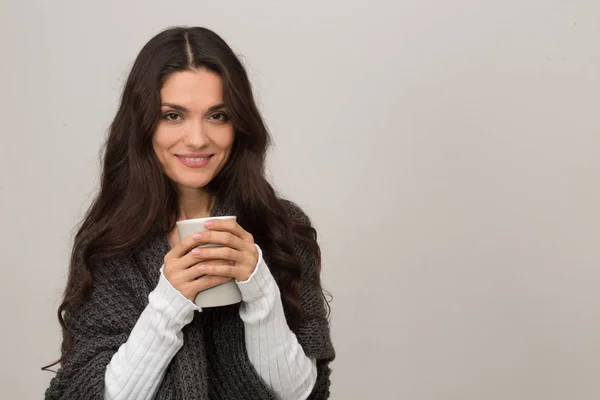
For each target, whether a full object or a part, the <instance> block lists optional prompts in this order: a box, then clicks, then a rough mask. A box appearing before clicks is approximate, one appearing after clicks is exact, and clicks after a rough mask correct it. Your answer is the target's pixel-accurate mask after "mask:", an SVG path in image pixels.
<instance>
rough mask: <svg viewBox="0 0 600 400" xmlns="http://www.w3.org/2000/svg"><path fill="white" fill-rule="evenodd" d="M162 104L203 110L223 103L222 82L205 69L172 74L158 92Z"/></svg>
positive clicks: (217, 76)
mask: <svg viewBox="0 0 600 400" xmlns="http://www.w3.org/2000/svg"><path fill="white" fill-rule="evenodd" d="M160 99H161V102H163V103H174V104H177V105H181V106H184V107H186V108H189V109H191V110H194V109H197V110H203V109H206V108H209V107H211V106H214V105H215V104H220V103H222V102H223V81H222V79H221V77H220V76H219V75H218V74H216V73H214V72H212V71H209V70H207V69H204V68H200V69H196V70H191V71H180V72H174V73H172V74H171V75H169V77H168V78H167V79H166V80H165V83H164V84H163V87H162V88H161V90H160Z"/></svg>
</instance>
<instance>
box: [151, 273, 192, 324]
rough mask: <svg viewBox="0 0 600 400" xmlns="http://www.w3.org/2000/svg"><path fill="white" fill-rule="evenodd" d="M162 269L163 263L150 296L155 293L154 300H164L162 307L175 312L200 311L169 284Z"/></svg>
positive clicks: (190, 312)
mask: <svg viewBox="0 0 600 400" xmlns="http://www.w3.org/2000/svg"><path fill="white" fill-rule="evenodd" d="M164 269H165V266H164V265H163V266H162V267H161V268H160V278H159V279H158V284H157V285H156V289H154V291H153V292H152V293H151V294H150V296H152V295H153V294H156V297H155V300H159V302H161V303H162V301H164V302H165V304H164V307H168V308H170V309H171V310H172V311H174V312H175V313H177V314H187V313H189V314H192V313H193V312H194V311H202V309H201V308H200V307H198V306H197V305H196V304H194V302H192V301H190V299H188V298H186V297H185V296H184V295H182V294H181V292H180V291H179V290H177V289H175V288H174V287H173V285H171V282H169V280H168V279H167V278H166V277H165V274H164ZM160 300H162V301H160Z"/></svg>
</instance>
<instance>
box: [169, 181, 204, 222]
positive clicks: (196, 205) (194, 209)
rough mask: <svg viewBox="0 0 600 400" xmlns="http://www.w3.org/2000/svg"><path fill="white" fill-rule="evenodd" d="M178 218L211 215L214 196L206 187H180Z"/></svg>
mask: <svg viewBox="0 0 600 400" xmlns="http://www.w3.org/2000/svg"><path fill="white" fill-rule="evenodd" d="M178 194H179V215H178V216H177V220H179V221H181V220H184V219H194V218H206V217H210V213H211V210H212V206H213V198H212V196H211V195H210V194H208V193H207V192H206V191H205V190H204V189H193V188H179V193H178Z"/></svg>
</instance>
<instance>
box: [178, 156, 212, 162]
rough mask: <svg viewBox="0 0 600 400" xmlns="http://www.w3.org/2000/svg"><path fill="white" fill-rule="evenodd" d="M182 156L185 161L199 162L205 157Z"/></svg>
mask: <svg viewBox="0 0 600 400" xmlns="http://www.w3.org/2000/svg"><path fill="white" fill-rule="evenodd" d="M182 158H183V159H184V160H186V161H191V162H200V161H204V160H206V157H199V158H192V157H182Z"/></svg>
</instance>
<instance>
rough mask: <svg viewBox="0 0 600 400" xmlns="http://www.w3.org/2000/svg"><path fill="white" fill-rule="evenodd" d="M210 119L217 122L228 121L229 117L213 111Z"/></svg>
mask: <svg viewBox="0 0 600 400" xmlns="http://www.w3.org/2000/svg"><path fill="white" fill-rule="evenodd" d="M210 118H211V119H214V120H216V121H219V122H227V121H229V117H228V116H227V114H225V113H215V114H213V115H211V116H210Z"/></svg>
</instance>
